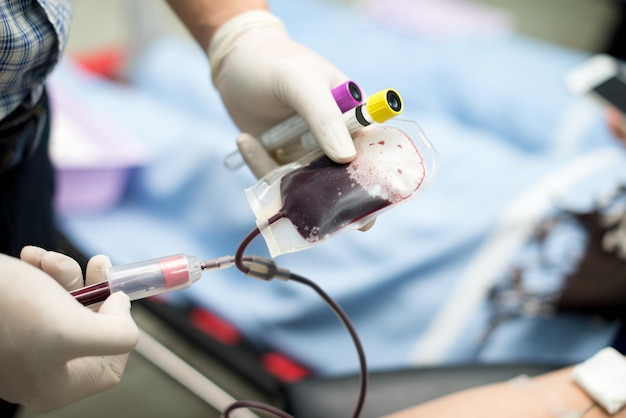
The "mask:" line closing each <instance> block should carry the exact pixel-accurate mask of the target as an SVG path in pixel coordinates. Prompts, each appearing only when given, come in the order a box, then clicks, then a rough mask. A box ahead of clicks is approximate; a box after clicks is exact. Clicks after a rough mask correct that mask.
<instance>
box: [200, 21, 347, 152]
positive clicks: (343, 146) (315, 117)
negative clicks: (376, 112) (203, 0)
mask: <svg viewBox="0 0 626 418" xmlns="http://www.w3.org/2000/svg"><path fill="white" fill-rule="evenodd" d="M208 55H209V61H210V63H211V74H212V78H213V83H214V85H215V87H216V88H217V90H218V91H219V92H220V94H221V96H222V101H223V102H224V105H225V106H226V108H227V110H228V112H229V113H230V116H231V118H232V119H233V121H234V122H235V123H236V124H237V126H238V127H239V129H240V130H241V131H242V132H248V133H250V134H252V135H253V136H257V137H258V136H259V135H260V134H261V133H263V132H264V131H266V130H267V129H269V128H271V127H272V126H274V125H276V124H277V123H278V122H281V121H283V120H284V119H286V118H287V117H289V116H291V115H292V114H293V113H294V111H295V112H296V113H298V114H299V115H300V116H302V118H303V119H304V120H305V121H306V122H307V124H308V126H309V129H310V130H311V133H312V134H313V136H314V137H315V139H316V140H317V142H318V144H319V145H320V148H321V149H322V151H324V153H325V154H326V155H327V156H328V157H329V158H331V159H333V160H334V161H336V162H338V163H345V162H349V161H351V160H353V159H354V157H355V155H356V150H355V148H354V144H353V143H352V137H351V136H350V133H349V132H348V129H347V128H346V125H345V122H344V119H343V116H342V114H341V111H340V110H339V108H338V107H337V104H336V103H335V100H334V98H333V96H332V94H331V89H332V88H333V87H336V86H337V85H339V84H341V83H343V82H345V81H347V80H348V78H347V77H346V76H345V75H344V74H343V73H342V72H341V71H339V70H338V69H337V68H335V66H333V65H332V64H331V63H330V62H328V61H327V60H326V59H324V58H322V57H321V56H320V55H318V54H316V53H314V52H313V51H311V50H309V49H308V48H306V47H304V46H303V45H301V44H299V43H297V42H294V41H292V40H291V39H290V38H289V36H288V34H287V32H286V30H285V28H284V26H283V24H282V22H281V21H280V20H278V19H277V18H276V17H275V16H273V15H272V14H270V13H269V12H266V11H261V10H255V11H250V12H246V13H243V14H240V15H238V16H237V17H235V18H233V19H231V20H229V21H227V22H226V23H225V24H223V25H222V26H221V27H220V28H219V29H218V30H217V32H216V33H215V35H214V36H213V39H212V41H211V44H210V46H209V50H208Z"/></svg>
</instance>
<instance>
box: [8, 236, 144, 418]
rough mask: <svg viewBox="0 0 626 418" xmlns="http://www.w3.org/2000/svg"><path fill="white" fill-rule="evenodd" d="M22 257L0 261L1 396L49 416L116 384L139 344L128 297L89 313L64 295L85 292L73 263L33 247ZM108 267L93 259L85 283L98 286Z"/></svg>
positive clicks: (100, 259) (113, 298)
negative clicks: (61, 408) (70, 292)
mask: <svg viewBox="0 0 626 418" xmlns="http://www.w3.org/2000/svg"><path fill="white" fill-rule="evenodd" d="M21 258H22V260H20V259H17V258H14V257H9V256H6V255H3V254H0V318H1V319H0V321H1V322H0V324H1V327H0V366H1V369H2V374H1V375H0V397H1V398H3V399H5V400H7V401H9V402H14V403H19V404H22V405H24V406H27V407H30V408H33V409H38V410H46V409H51V408H55V407H59V406H62V405H65V404H68V403H71V402H74V401H77V400H79V399H82V398H84V397H87V396H90V395H93V394H95V393H98V392H101V391H103V390H106V389H108V388H111V387H113V386H115V385H116V384H117V383H119V381H120V379H121V377H122V375H123V372H124V368H125V366H126V361H127V358H128V353H129V352H130V351H132V349H133V348H134V346H135V345H136V343H137V340H138V330H137V327H136V325H135V323H134V321H133V320H132V318H131V316H130V310H129V307H130V302H129V300H128V297H127V296H126V295H124V294H122V293H116V294H113V295H111V296H110V297H109V298H108V299H107V300H106V301H105V302H104V303H103V304H102V305H101V306H100V308H99V310H98V311H97V312H96V311H93V310H91V309H89V308H85V307H84V306H82V305H81V304H80V303H78V302H77V301H76V300H75V299H74V298H73V297H72V296H71V295H70V294H69V293H68V290H73V289H76V288H78V287H81V286H82V285H83V283H82V273H81V270H80V267H79V266H78V263H76V262H75V261H74V260H72V259H71V258H69V257H67V256H63V255H61V254H58V253H54V252H48V251H45V250H42V249H40V248H37V247H25V248H24V249H23V250H22V254H21ZM107 261H108V259H107V258H105V257H101V256H99V257H94V258H92V259H91V260H90V262H89V265H88V267H87V274H86V276H87V283H88V284H91V283H95V282H98V281H101V280H102V279H103V275H102V262H107ZM55 279H56V280H55Z"/></svg>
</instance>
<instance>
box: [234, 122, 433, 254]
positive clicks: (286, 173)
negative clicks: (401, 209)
mask: <svg viewBox="0 0 626 418" xmlns="http://www.w3.org/2000/svg"><path fill="white" fill-rule="evenodd" d="M352 138H353V140H354V145H355V148H356V150H357V154H356V158H355V159H354V160H353V161H351V162H350V163H347V164H338V163H336V162H334V161H332V160H331V159H330V158H328V157H326V156H325V155H324V154H323V153H322V152H321V151H319V150H318V151H314V152H312V153H310V154H307V155H306V156H304V157H302V158H301V159H300V160H298V161H295V162H293V163H290V164H286V165H283V166H280V167H278V168H276V169H274V170H273V171H271V172H270V173H268V174H267V175H265V176H264V177H263V178H261V179H260V180H259V181H258V182H257V183H256V184H255V185H253V186H252V187H250V188H248V189H246V191H245V193H246V197H247V199H248V202H249V204H250V206H251V208H252V210H253V212H254V214H255V217H256V224H257V227H258V228H259V230H260V232H261V234H262V235H263V238H264V239H265V242H266V244H267V247H268V249H269V252H270V255H271V256H272V257H276V256H279V255H281V254H286V253H290V252H295V251H300V250H304V249H306V248H309V247H311V246H312V245H316V244H318V243H320V242H322V241H324V240H326V239H328V238H330V237H332V236H334V235H336V234H338V233H341V232H345V231H349V230H354V229H358V228H361V227H363V226H365V225H366V224H367V223H368V222H370V221H371V220H373V219H374V218H376V217H377V216H378V215H380V214H381V213H382V212H385V211H387V210H389V209H391V208H392V207H394V206H395V205H398V204H400V203H402V202H405V201H408V200H410V199H412V198H413V197H415V196H416V195H417V194H418V193H419V192H421V191H422V190H424V189H425V188H426V187H427V186H428V184H430V182H431V181H432V178H433V177H434V175H435V173H436V170H437V168H438V165H439V157H438V154H437V151H436V150H435V148H434V147H433V145H432V144H431V143H430V141H429V140H428V138H427V137H426V135H425V134H424V132H423V131H422V130H421V128H420V127H419V125H418V124H417V123H416V122H414V121H410V120H403V119H400V120H398V119H395V120H394V121H389V122H387V123H384V124H377V125H371V126H368V127H366V128H363V129H361V130H359V131H358V132H356V133H354V134H353V135H352Z"/></svg>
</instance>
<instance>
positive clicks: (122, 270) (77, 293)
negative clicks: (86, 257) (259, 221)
mask: <svg viewBox="0 0 626 418" xmlns="http://www.w3.org/2000/svg"><path fill="white" fill-rule="evenodd" d="M233 264H234V257H232V256H224V257H219V258H215V259H212V260H208V261H200V260H199V259H198V258H197V257H194V256H189V255H185V254H177V255H172V256H168V257H161V258H155V259H152V260H147V261H140V262H138V263H131V264H123V265H118V266H112V267H106V268H105V269H104V274H105V276H106V281H103V282H100V283H96V284H93V285H91V286H85V287H82V288H80V289H76V290H74V291H72V292H71V295H72V296H74V297H75V298H76V300H78V301H79V302H80V303H82V304H83V305H85V306H90V305H94V304H96V303H100V302H103V301H104V300H105V299H106V298H107V297H109V295H111V294H112V293H115V292H117V291H122V292H124V293H126V294H127V295H128V297H129V298H130V300H136V299H142V298H146V297H149V296H154V295H158V294H160V293H165V292H170V291H172V290H178V289H183V288H186V287H189V286H191V285H192V284H193V283H194V282H196V281H198V280H199V279H200V277H201V276H202V273H203V272H204V271H211V270H221V269H225V268H227V267H230V266H232V265H233Z"/></svg>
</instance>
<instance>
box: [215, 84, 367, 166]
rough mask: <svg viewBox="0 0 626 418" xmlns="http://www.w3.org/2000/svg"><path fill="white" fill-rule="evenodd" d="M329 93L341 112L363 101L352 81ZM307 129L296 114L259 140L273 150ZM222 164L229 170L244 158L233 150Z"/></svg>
mask: <svg viewBox="0 0 626 418" xmlns="http://www.w3.org/2000/svg"><path fill="white" fill-rule="evenodd" d="M331 93H332V95H333V97H334V98H335V102H336V103H337V106H338V107H339V110H340V111H341V113H345V112H347V111H348V110H350V109H354V108H355V107H356V106H358V105H359V104H361V103H362V102H363V93H362V92H361V89H360V88H359V86H358V85H357V84H356V83H355V82H354V81H346V82H345V83H343V84H340V85H339V86H337V87H335V88H333V89H332V90H331ZM308 130H309V127H308V125H307V124H306V121H305V120H304V119H303V118H302V116H300V115H298V114H296V115H293V116H291V117H290V118H287V119H285V120H284V121H282V122H281V123H279V124H278V125H276V126H274V127H272V128H270V129H268V130H267V131H265V132H263V133H262V134H261V136H260V137H259V140H260V141H261V143H262V144H263V146H264V147H265V148H266V149H267V150H269V151H273V150H275V149H277V148H279V147H280V146H282V145H285V144H287V143H289V142H290V141H293V140H297V139H298V138H299V137H300V136H301V135H302V134H304V133H305V132H307V131H308ZM224 165H225V166H226V167H227V168H229V169H231V170H236V169H238V168H240V167H242V166H243V165H244V160H243V158H242V157H241V154H240V153H239V151H237V150H235V151H233V152H231V153H230V154H228V155H227V156H226V158H224Z"/></svg>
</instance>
